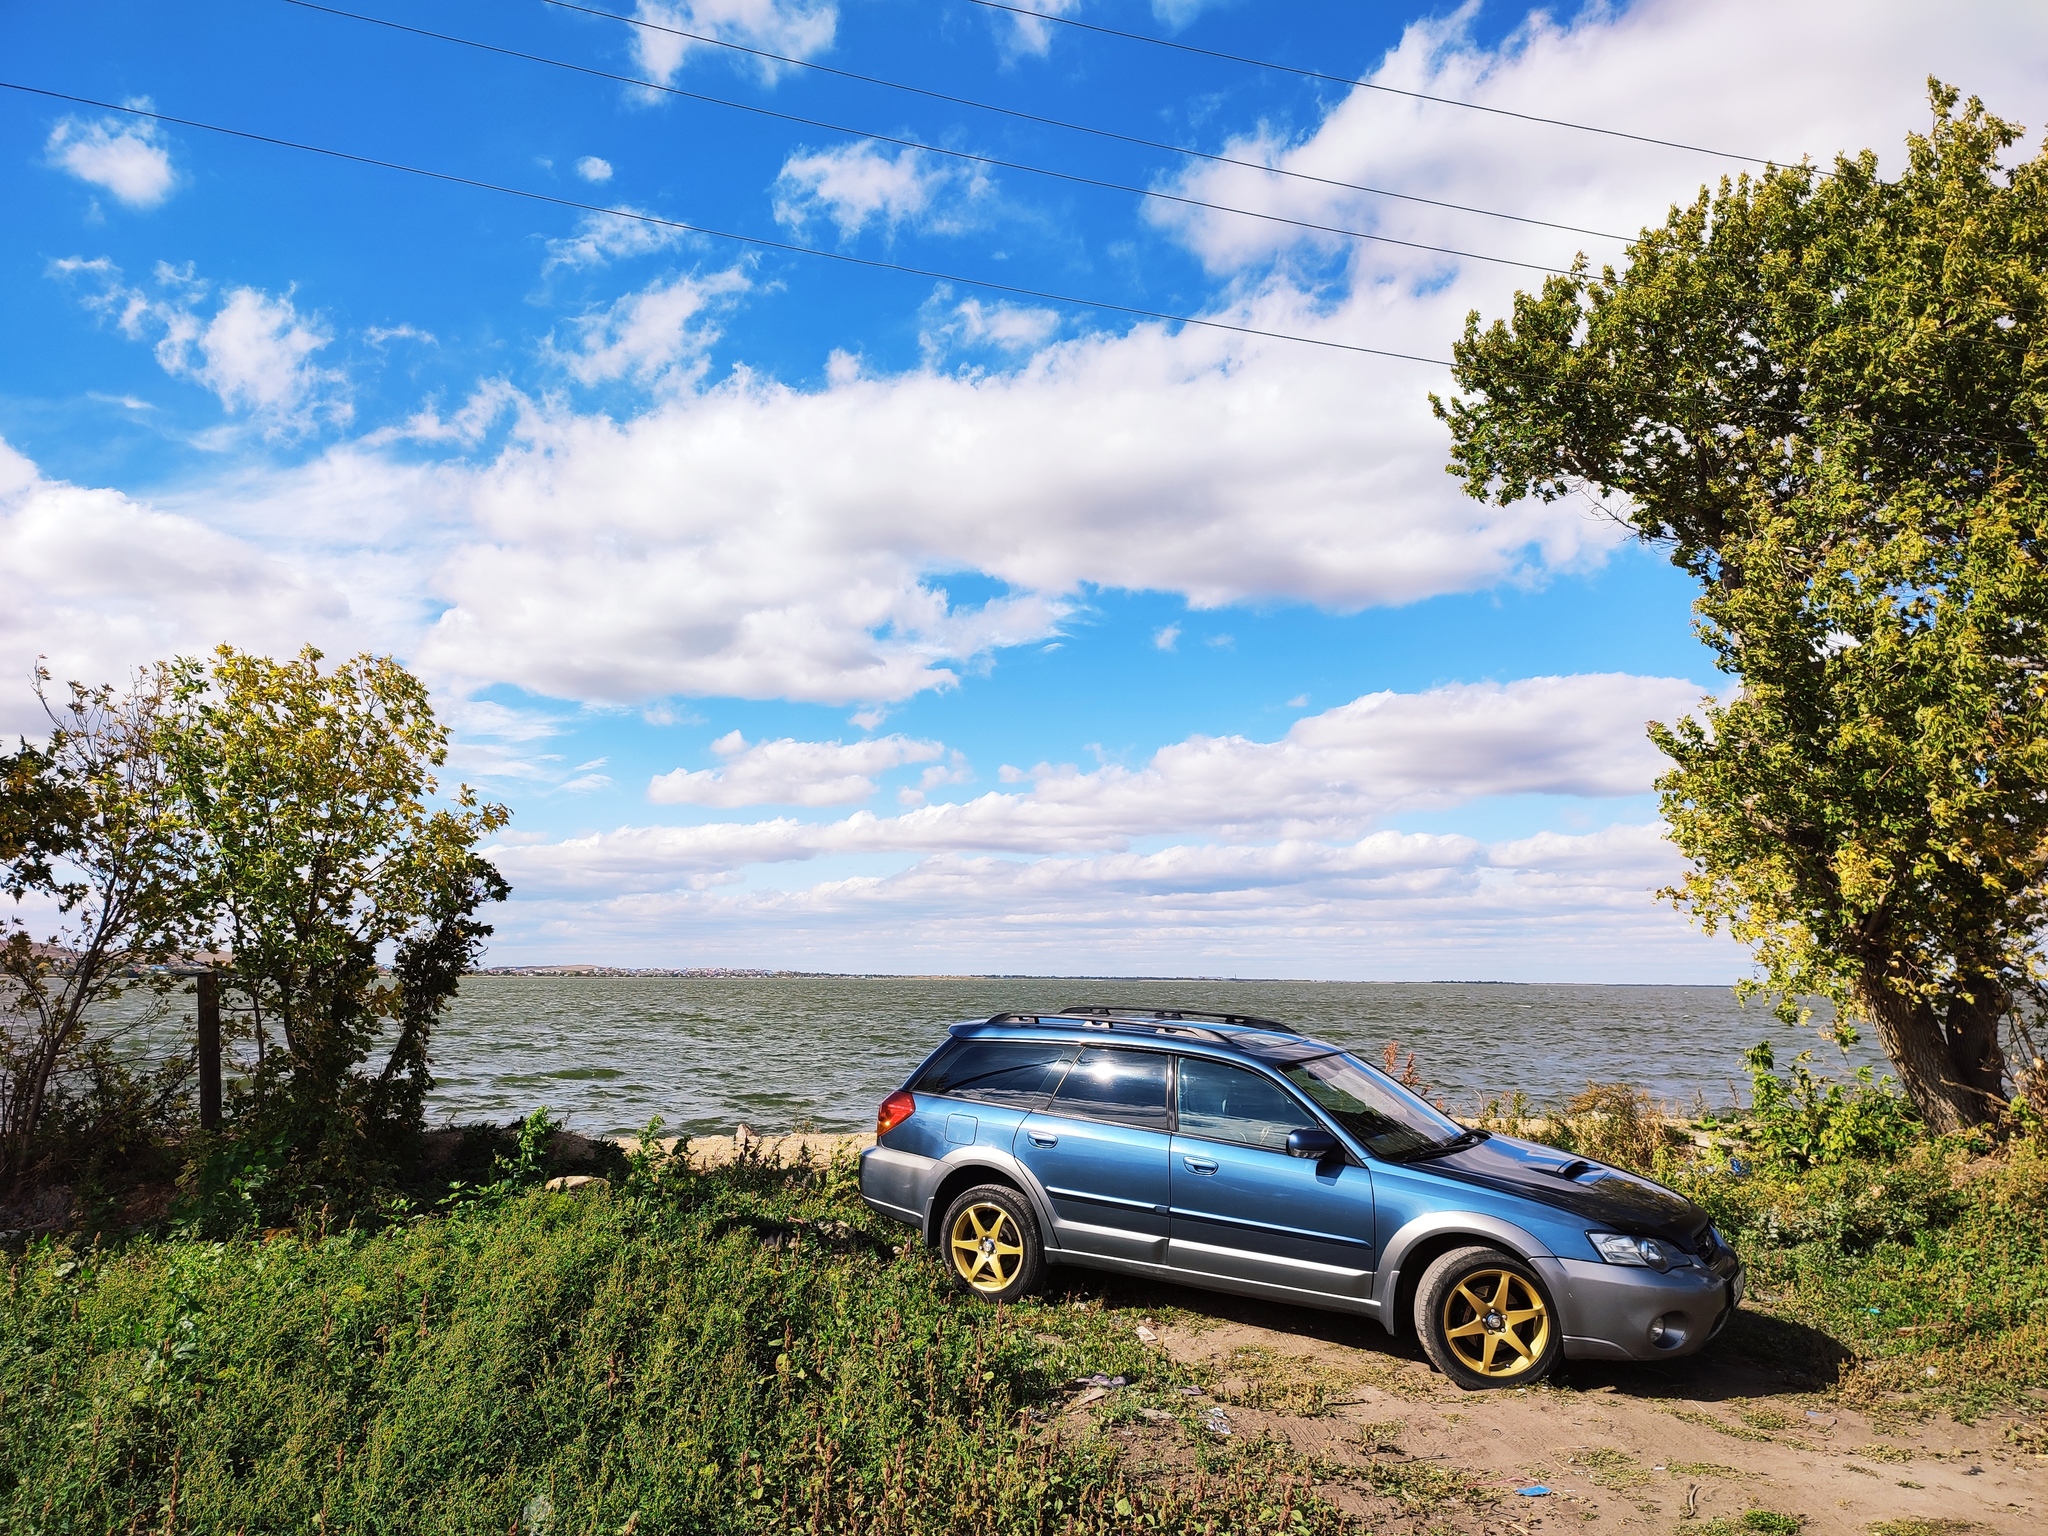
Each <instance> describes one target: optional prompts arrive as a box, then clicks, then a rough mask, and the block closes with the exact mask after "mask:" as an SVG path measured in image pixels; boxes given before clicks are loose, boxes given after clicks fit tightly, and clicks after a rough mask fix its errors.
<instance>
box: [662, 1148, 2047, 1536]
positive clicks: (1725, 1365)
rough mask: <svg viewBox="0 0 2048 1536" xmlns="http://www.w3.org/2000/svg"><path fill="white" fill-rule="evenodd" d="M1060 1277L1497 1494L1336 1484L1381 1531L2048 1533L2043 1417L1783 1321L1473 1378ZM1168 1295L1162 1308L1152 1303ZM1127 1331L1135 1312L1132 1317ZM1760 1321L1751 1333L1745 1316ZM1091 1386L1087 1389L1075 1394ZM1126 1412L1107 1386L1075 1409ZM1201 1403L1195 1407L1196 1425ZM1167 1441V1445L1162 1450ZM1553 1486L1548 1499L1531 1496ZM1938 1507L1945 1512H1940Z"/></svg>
mask: <svg viewBox="0 0 2048 1536" xmlns="http://www.w3.org/2000/svg"><path fill="white" fill-rule="evenodd" d="M873 1142H874V1137H872V1136H815V1135H814V1136H785V1137H779V1138H769V1139H766V1140H763V1139H762V1138H759V1137H756V1136H754V1135H753V1134H752V1133H751V1132H746V1131H745V1130H744V1128H742V1132H741V1133H740V1134H738V1135H736V1136H733V1137H715V1138H700V1139H695V1140H693V1141H692V1142H691V1143H690V1153H691V1156H692V1158H693V1159H700V1160H702V1161H703V1162H704V1163H705V1164H706V1165H715V1164H717V1163H721V1162H726V1161H730V1160H731V1158H732V1157H734V1156H735V1155H736V1154H737V1152H738V1151H739V1149H741V1148H743V1147H752V1148H753V1149H754V1150H755V1151H757V1152H758V1153H759V1154H760V1155H763V1156H768V1157H776V1156H780V1157H784V1158H791V1157H794V1156H796V1155H797V1154H798V1152H799V1151H800V1150H801V1151H807V1152H809V1153H810V1154H811V1155H812V1156H813V1157H816V1158H818V1159H820V1160H826V1159H829V1158H830V1157H831V1156H832V1154H833V1153H834V1152H835V1151H836V1150H838V1149H839V1148H842V1147H855V1148H858V1147H864V1146H870V1145H872V1144H873ZM1054 1276H1055V1281H1054V1283H1055V1287H1056V1288H1058V1289H1060V1290H1064V1291H1068V1292H1070V1293H1071V1294H1072V1295H1073V1296H1074V1297H1075V1298H1076V1299H1079V1300H1082V1301H1084V1302H1085V1301H1088V1300H1090V1299H1093V1298H1099V1299H1100V1300H1102V1301H1104V1302H1106V1303H1108V1304H1110V1305H1113V1306H1116V1307H1118V1308H1123V1309H1135V1310H1134V1311H1133V1312H1132V1314H1131V1315H1133V1316H1134V1317H1143V1318H1144V1326H1146V1327H1147V1329H1148V1331H1149V1332H1151V1333H1152V1334H1153V1335H1154V1336H1155V1339H1156V1347H1158V1348H1160V1349H1163V1350H1165V1351H1166V1352H1168V1353H1169V1354H1171V1355H1172V1356H1173V1357H1174V1358H1175V1359H1177V1360H1180V1361H1182V1362H1184V1363H1186V1364H1189V1365H1194V1366H1199V1367H1202V1368H1204V1370H1205V1371H1206V1372H1208V1373H1213V1381H1214V1386H1213V1388H1212V1390H1211V1392H1210V1393H1209V1395H1208V1402H1209V1403H1212V1404H1214V1405H1216V1406H1218V1407H1220V1408H1221V1410H1222V1413H1223V1416H1224V1418H1225V1420H1226V1421H1227V1422H1228V1423H1229V1425H1230V1429H1231V1434H1232V1436H1233V1437H1255V1436H1257V1435H1260V1434H1262V1433H1263V1434H1270V1435H1273V1436H1275V1437H1277V1438H1280V1439H1282V1440H1285V1441H1286V1442H1287V1443H1288V1444H1289V1445H1291V1446H1292V1447H1293V1448H1294V1449H1296V1450H1298V1451H1300V1452H1301V1453H1303V1454H1305V1455H1312V1456H1320V1457H1325V1458H1328V1460H1330V1461H1332V1462H1336V1463H1339V1464H1344V1465H1348V1466H1351V1467H1354V1468H1358V1467H1363V1466H1367V1465H1369V1464H1371V1463H1374V1462H1377V1463H1379V1464H1380V1465H1381V1468H1382V1469H1383V1471H1385V1472H1388V1473H1391V1474H1393V1476H1392V1478H1391V1479H1388V1480H1387V1481H1390V1482H1391V1483H1393V1484H1395V1485H1399V1484H1400V1483H1401V1481H1402V1479H1403V1477H1407V1478H1409V1487H1410V1489H1413V1488H1415V1487H1419V1486H1421V1485H1422V1484H1423V1483H1424V1482H1425V1479H1424V1478H1423V1477H1421V1476H1420V1475H1419V1474H1421V1473H1423V1472H1424V1471H1426V1470H1427V1469H1428V1468H1430V1467H1435V1468H1439V1469H1442V1470H1443V1471H1446V1472H1453V1473H1463V1474H1466V1475H1468V1476H1469V1477H1470V1478H1472V1479H1474V1480H1476V1481H1477V1482H1478V1483H1480V1484H1482V1485H1484V1486H1485V1487H1488V1488H1490V1489H1492V1490H1494V1491H1495V1493H1496V1494H1497V1498H1496V1499H1494V1500H1493V1501H1491V1502H1481V1503H1479V1504H1476V1505H1475V1504H1472V1503H1469V1502H1464V1501H1450V1500H1445V1499H1442V1498H1430V1499H1426V1500H1424V1501H1422V1502H1417V1501H1416V1499H1415V1498H1414V1496H1413V1493H1412V1491H1411V1492H1410V1493H1409V1495H1408V1496H1407V1497H1406V1498H1404V1497H1403V1489H1402V1488H1401V1487H1400V1486H1395V1487H1394V1489H1393V1491H1392V1492H1371V1491H1367V1490H1366V1489H1364V1488H1362V1487H1361V1486H1360V1485H1359V1482H1358V1481H1357V1480H1356V1479H1342V1480H1339V1481H1336V1482H1333V1483H1331V1484H1329V1485H1328V1486H1326V1488H1325V1490H1324V1491H1325V1492H1326V1493H1327V1494H1328V1495H1329V1496H1330V1497H1332V1498H1334V1499H1335V1500H1336V1501H1337V1502H1339V1503H1340V1504H1343V1505H1346V1506H1348V1507H1350V1508H1352V1509H1354V1510H1356V1511H1357V1512H1359V1513H1361V1514H1363V1515H1366V1516H1367V1517H1368V1518H1369V1519H1371V1520H1372V1521H1373V1522H1374V1523H1375V1524H1376V1525H1378V1526H1380V1528H1382V1529H1391V1530H1415V1531H1429V1532H1436V1533H1446V1532H1452V1531H1456V1532H1462V1533H1472V1536H1478V1533H1494V1536H1510V1533H1515V1536H1557V1533H1559V1532H1563V1531H1583V1532H1589V1533H1597V1532H1609V1531H1612V1532H1622V1531H1629V1532H1642V1531H1657V1532H1672V1531H1679V1532H1682V1531H1683V1530H1684V1529H1686V1528H1687V1526H1689V1525H1692V1524H1694V1523H1696V1522H1706V1521H1711V1520H1715V1519H1725V1520H1730V1521H1737V1520H1740V1518H1741V1517H1742V1516H1743V1514H1744V1513H1745V1512H1747V1511H1749V1510H1751V1509H1768V1510H1772V1511H1775V1512H1777V1513H1780V1514H1785V1515H1793V1516H1798V1517H1801V1518H1803V1519H1804V1521H1805V1522H1806V1523H1805V1526H1804V1531H1805V1532H1806V1533H1807V1536H1852V1533H1853V1536H1868V1533H1869V1532H1870V1530H1871V1527H1872V1526H1873V1525H1875V1524H1877V1523H1878V1522H1881V1521H1904V1520H1919V1521H1927V1522H1931V1524H1930V1525H1929V1526H1928V1527H1923V1528H1922V1533H1921V1536H1937V1533H1940V1532H1942V1531H1943V1530H1946V1531H1949V1532H1957V1533H1959V1532H1963V1531H1966V1530H1967V1531H1970V1532H1983V1533H1987V1536H1988V1533H2001V1536H2003V1533H2012V1536H2021V1533H2026V1536H2037V1533H2039V1532H2041V1531H2044V1530H2048V1455H2041V1454H2033V1453H2030V1452H2029V1451H2028V1450H2027V1449H2025V1445H2026V1444H2032V1445H2037V1446H2038V1445H2040V1444H2042V1443H2043V1442H2042V1441H2041V1440H2040V1439H2039V1438H2038V1435H2039V1430H2038V1429H2037V1428H2035V1427H2033V1426H2038V1425H2039V1424H2040V1422H2041V1419H2042V1418H2043V1417H2044V1416H2048V1392H2043V1393H2038V1394H2037V1397H2038V1400H2039V1402H2040V1404H2041V1411H2040V1412H2038V1413H2035V1414H2032V1415H2029V1416H2028V1418H2029V1421H2030V1423H2029V1427H2028V1429H2026V1430H2025V1431H2023V1432H2022V1433H2023V1438H2024V1443H2015V1441H2014V1440H2013V1439H2012V1438H2011V1437H2009V1436H2008V1434H2007V1430H2008V1429H2009V1428H2011V1427H2012V1426H2014V1425H2016V1424H2018V1423H2020V1422H2021V1421H2020V1419H2019V1417H2018V1416H2016V1415H1995V1416H1990V1417H1986V1418H1984V1419H1980V1420H1978V1421H1976V1422H1975V1423H1971V1424H1960V1423H1957V1422H1956V1421H1955V1420H1953V1419H1951V1418H1948V1417H1946V1416H1945V1415H1940V1414H1932V1415H1923V1414H1921V1413H1918V1412H1914V1411H1905V1410H1889V1411H1888V1410H1883V1409H1872V1410H1863V1409H1857V1408H1850V1407H1844V1406H1842V1405H1841V1404H1840V1403H1839V1402H1838V1401H1837V1400H1836V1399H1835V1397H1834V1396H1833V1395H1832V1394H1830V1393H1829V1392H1828V1391H1827V1390H1826V1387H1825V1383H1822V1382H1817V1381H1816V1380H1815V1379H1814V1378H1813V1377H1811V1376H1809V1375H1807V1374H1805V1372H1806V1371H1808V1370H1810V1369H1811V1366H1810V1363H1809V1362H1805V1361H1790V1360H1788V1361H1784V1362H1779V1361H1775V1360H1773V1359H1772V1358H1770V1357H1769V1356H1770V1345H1769V1342H1768V1332H1767V1331H1766V1332H1765V1334H1764V1336H1763V1337H1764V1342H1763V1343H1762V1344H1761V1345H1759V1343H1758V1342H1757V1341H1756V1339H1755V1338H1752V1339H1751V1342H1750V1343H1749V1344H1748V1345H1747V1346H1746V1348H1747V1352H1746V1353H1745V1352H1743V1350H1740V1349H1737V1348H1736V1347H1734V1345H1733V1344H1732V1343H1731V1342H1730V1340H1729V1339H1727V1338H1724V1339H1722V1340H1717V1341H1716V1342H1715V1343H1713V1344H1711V1345H1709V1346H1708V1348H1707V1349H1706V1350H1705V1351H1704V1352H1703V1353H1702V1354H1701V1355H1699V1356H1697V1357H1695V1358H1694V1359H1691V1360H1683V1361H1676V1362H1673V1363H1670V1364H1667V1365H1656V1366H1649V1365H1643V1366H1624V1365H1612V1364H1606V1363H1594V1362H1568V1363H1567V1364H1566V1365H1565V1367H1564V1368H1563V1369H1561V1370H1560V1371H1559V1372H1558V1373H1557V1374H1556V1375H1555V1376H1554V1377H1553V1378H1552V1379H1551V1381H1549V1382H1547V1383H1545V1384H1543V1385H1541V1386H1538V1387H1534V1388H1524V1389H1520V1390H1506V1391H1493V1392H1477V1393H1468V1392H1462V1391H1460V1390H1458V1389H1457V1388H1456V1387H1454V1386H1452V1385H1451V1384H1450V1383H1449V1382H1447V1381H1446V1380H1445V1379H1444V1378H1443V1377H1442V1376H1441V1375H1439V1374H1437V1372H1436V1371H1435V1370H1434V1369H1432V1368H1431V1366H1430V1365H1429V1363H1428V1361H1427V1360H1426V1359H1425V1358H1424V1357H1423V1355H1422V1352H1421V1350H1420V1349H1418V1348H1417V1347H1415V1346H1414V1345H1413V1344H1411V1343H1402V1342H1396V1341H1394V1340H1392V1339H1390V1338H1388V1337H1387V1335H1386V1334H1385V1332H1384V1331H1383V1330H1381V1328H1380V1327H1379V1326H1378V1325H1377V1324H1376V1323H1368V1322H1364V1321H1361V1320H1358V1319H1353V1318H1347V1317H1343V1316H1339V1315H1336V1314H1333V1313H1326V1312H1314V1311H1310V1310H1307V1309H1305V1308H1297V1307H1283V1306H1274V1305H1268V1304H1265V1303H1261V1302H1254V1301H1247V1300H1243V1299H1240V1298H1237V1297H1231V1296H1223V1295H1218V1294H1215V1293H1213V1292H1207V1291H1197V1290H1192V1289H1187V1288H1184V1287H1180V1286H1168V1285H1160V1286H1148V1287H1136V1286H1132V1285H1130V1284H1126V1283H1124V1282H1121V1281H1116V1280H1111V1279H1109V1278H1108V1277H1104V1276H1096V1275H1092V1274H1090V1273H1088V1272H1086V1271H1080V1270H1068V1269H1060V1270H1055V1271H1054ZM1154 1308H1156V1312H1157V1315H1156V1316H1146V1315H1145V1314H1146V1313H1147V1312H1148V1310H1149V1309H1154ZM1133 1326H1134V1327H1135V1326H1138V1323H1136V1322H1134V1323H1133ZM1752 1332H1754V1331H1752ZM1076 1396H1077V1397H1078V1396H1085V1394H1076ZM1112 1407H1113V1402H1112V1400H1111V1399H1110V1398H1109V1397H1107V1396H1104V1397H1100V1398H1096V1399H1094V1400H1092V1401H1090V1402H1085V1403H1081V1402H1075V1403H1073V1405H1072V1406H1070V1407H1069V1409H1068V1410H1067V1413H1068V1416H1069V1417H1071V1418H1073V1419H1074V1420H1075V1421H1076V1427H1079V1425H1080V1421H1081V1420H1082V1418H1083V1417H1084V1416H1086V1417H1095V1416H1099V1415H1100V1414H1102V1413H1103V1412H1104V1410H1107V1409H1110V1408H1112ZM1200 1417H1201V1416H1200V1415H1197V1416H1196V1418H1197V1420H1198V1421H1199V1419H1200ZM1105 1432H1107V1433H1112V1434H1119V1435H1123V1436H1127V1437H1130V1438H1133V1439H1159V1438H1161V1437H1170V1436H1172V1435H1175V1434H1182V1433H1201V1432H1202V1431H1201V1430H1200V1429H1182V1428H1159V1427H1156V1426H1142V1425H1123V1426H1118V1427H1110V1428H1107V1429H1106V1431H1105ZM1162 1449H1163V1447H1162ZM1530 1487H1542V1488H1546V1489H1548V1490H1549V1491H1548V1492H1547V1493H1544V1494H1541V1495H1534V1496H1532V1495H1525V1494H1522V1493H1520V1492H1518V1491H1517V1490H1519V1489H1523V1488H1530ZM1941 1522H1949V1524H1948V1525H1947V1526H1946V1527H1944V1526H1943V1525H1942V1524H1941Z"/></svg>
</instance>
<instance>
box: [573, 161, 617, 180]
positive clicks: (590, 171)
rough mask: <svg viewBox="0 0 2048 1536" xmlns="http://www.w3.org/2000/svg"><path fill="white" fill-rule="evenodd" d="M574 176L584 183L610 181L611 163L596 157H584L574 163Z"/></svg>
mask: <svg viewBox="0 0 2048 1536" xmlns="http://www.w3.org/2000/svg"><path fill="white" fill-rule="evenodd" d="M576 174H577V175H578V176H581V177H582V178H583V179H584V180H585V181H610V180H611V179H612V163H611V161H609V160H606V159H604V158H602V157H601V156H598V155H585V156H584V157H583V158H582V159H580V160H578V161H577V162H576Z"/></svg>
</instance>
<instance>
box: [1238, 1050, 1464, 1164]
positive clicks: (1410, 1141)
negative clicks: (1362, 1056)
mask: <svg viewBox="0 0 2048 1536" xmlns="http://www.w3.org/2000/svg"><path fill="white" fill-rule="evenodd" d="M1276 1054H1277V1053H1276ZM1273 1065H1274V1066H1276V1067H1278V1068H1279V1069H1280V1075H1281V1076H1282V1077H1284V1078H1286V1079H1287V1081H1289V1082H1290V1083H1292V1084H1294V1086H1295V1087H1297V1088H1299V1089H1300V1090H1301V1091H1302V1092H1303V1093H1305V1094H1307V1095H1308V1096H1309V1097H1310V1098H1311V1099H1313V1100H1314V1101H1315V1102H1316V1103H1317V1104H1318V1105H1319V1106H1321V1108H1322V1109H1323V1111H1324V1112H1325V1113H1326V1114H1328V1115H1329V1116H1330V1118H1332V1119H1333V1120H1335V1121H1336V1122H1337V1123H1338V1124H1339V1125H1341V1126H1343V1127H1344V1129H1345V1130H1347V1131H1349V1132H1350V1133H1351V1134H1352V1135H1354V1136H1356V1137H1357V1138H1358V1139H1359V1140H1360V1141H1361V1142H1363V1143H1365V1149H1366V1150H1367V1151H1368V1152H1370V1153H1372V1155H1373V1156H1374V1157H1381V1158H1385V1159H1386V1160H1387V1161H1388V1162H1394V1163H1397V1162H1400V1161H1402V1160H1403V1159H1404V1158H1410V1157H1414V1156H1417V1155H1418V1154H1420V1153H1424V1152H1434V1151H1437V1150H1439V1149H1441V1148H1443V1147H1446V1146H1449V1145H1450V1144H1451V1143H1452V1142H1454V1141H1457V1140H1458V1139H1459V1138H1460V1137H1462V1136H1464V1135H1465V1131H1464V1130H1463V1128H1462V1127H1460V1126H1459V1124H1458V1122H1457V1121H1455V1120H1453V1119H1451V1118H1450V1117H1449V1116H1447V1115H1442V1114H1439V1113H1437V1111H1435V1110H1434V1109H1431V1108H1430V1107H1429V1105H1427V1104H1425V1103H1424V1102H1423V1101H1422V1100H1421V1099H1418V1098H1417V1097H1416V1096H1415V1095H1414V1094H1412V1093H1410V1092H1409V1091H1408V1090H1407V1089H1405V1088H1403V1087H1401V1086H1400V1085H1399V1084H1398V1083H1396V1082H1394V1081H1393V1080H1392V1079H1391V1078H1388V1077H1386V1076H1385V1075H1383V1074H1382V1073H1378V1072H1375V1071H1373V1069H1372V1068H1370V1067H1368V1066H1366V1065H1365V1064H1364V1063H1363V1062H1359V1061H1355V1060H1353V1059H1352V1058H1351V1057H1349V1056H1347V1055H1345V1054H1344V1053H1343V1052H1342V1051H1326V1052H1324V1053H1322V1054H1321V1055H1316V1056H1302V1057H1298V1058H1296V1059H1295V1060H1292V1061H1287V1060H1280V1061H1275V1062H1274V1063H1273Z"/></svg>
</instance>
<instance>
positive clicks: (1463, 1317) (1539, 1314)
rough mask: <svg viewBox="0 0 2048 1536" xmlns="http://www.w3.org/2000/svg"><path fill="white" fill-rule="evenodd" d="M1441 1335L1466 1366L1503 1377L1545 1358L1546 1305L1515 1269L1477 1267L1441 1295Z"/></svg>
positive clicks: (1471, 1369) (1547, 1331)
mask: <svg viewBox="0 0 2048 1536" xmlns="http://www.w3.org/2000/svg"><path fill="white" fill-rule="evenodd" d="M1444 1337H1445V1338H1446V1339H1448V1340H1449V1341H1450V1345H1451V1353H1452V1354H1454V1355H1456V1356H1457V1357H1458V1363H1459V1364H1461V1365H1463V1366H1464V1367H1465V1368H1466V1369H1467V1370H1469V1371H1473V1372H1476V1373H1477V1374H1479V1375H1481V1376H1490V1377H1492V1378H1493V1379H1495V1380H1496V1381H1500V1380H1505V1379H1506V1378H1508V1377H1510V1376H1519V1375H1521V1374H1522V1373H1523V1372H1524V1371H1526V1370H1529V1369H1531V1368H1533V1367H1534V1366H1535V1364H1536V1362H1537V1361H1538V1360H1541V1359H1542V1358H1543V1351H1544V1349H1545V1348H1546V1347H1547V1346H1548V1345H1549V1343H1550V1309H1549V1308H1548V1307H1546V1306H1544V1305H1543V1298H1542V1297H1541V1296H1539V1295H1537V1294H1536V1287H1535V1286H1533V1285H1531V1284H1530V1283H1529V1282H1528V1281H1527V1280H1525V1279H1523V1278H1522V1277H1521V1276H1520V1275H1518V1274H1516V1273H1515V1272H1514V1271H1513V1270H1511V1269H1481V1270H1475V1271H1474V1272H1473V1273H1471V1274H1469V1275H1467V1276H1466V1277H1465V1278H1464V1279H1462V1280H1460V1281H1459V1282H1458V1283H1457V1284H1456V1285H1454V1286H1452V1287H1451V1294H1450V1295H1448V1296H1446V1297H1445V1298H1444Z"/></svg>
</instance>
